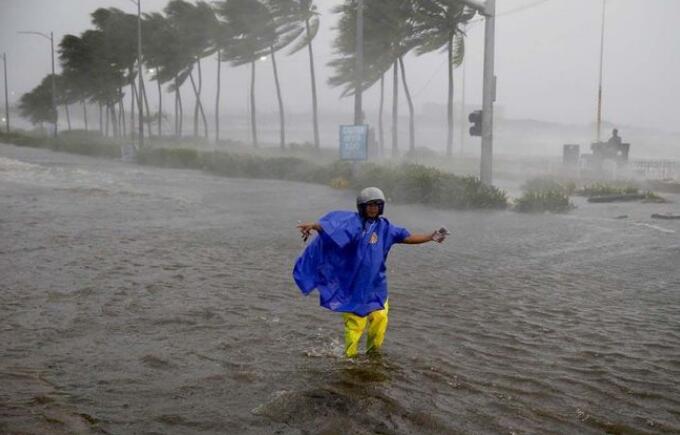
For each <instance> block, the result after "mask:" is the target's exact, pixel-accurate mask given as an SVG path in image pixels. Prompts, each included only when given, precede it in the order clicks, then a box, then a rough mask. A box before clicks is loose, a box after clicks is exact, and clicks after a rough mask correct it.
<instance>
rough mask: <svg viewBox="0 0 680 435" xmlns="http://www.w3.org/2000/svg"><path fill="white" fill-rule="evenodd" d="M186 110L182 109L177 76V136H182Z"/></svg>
mask: <svg viewBox="0 0 680 435" xmlns="http://www.w3.org/2000/svg"><path fill="white" fill-rule="evenodd" d="M183 117H184V110H183V108H182V95H181V94H180V93H179V79H178V78H177V76H175V136H176V137H181V136H182V119H183Z"/></svg>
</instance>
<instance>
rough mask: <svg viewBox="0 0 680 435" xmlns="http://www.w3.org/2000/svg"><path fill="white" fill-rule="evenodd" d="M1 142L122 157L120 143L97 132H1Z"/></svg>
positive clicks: (89, 154) (92, 154)
mask: <svg viewBox="0 0 680 435" xmlns="http://www.w3.org/2000/svg"><path fill="white" fill-rule="evenodd" d="M0 142H5V143H11V144H14V145H17V146H30V147H38V148H49V149H51V150H54V151H64V152H69V153H74V154H83V155H87V156H99V157H111V158H117V157H120V143H118V142H116V141H112V140H111V139H108V138H104V137H102V136H100V135H99V134H98V133H95V132H86V131H84V130H72V131H70V132H63V133H61V134H60V135H59V137H58V138H56V139H55V138H52V137H44V136H31V135H25V134H19V133H10V134H5V133H0Z"/></svg>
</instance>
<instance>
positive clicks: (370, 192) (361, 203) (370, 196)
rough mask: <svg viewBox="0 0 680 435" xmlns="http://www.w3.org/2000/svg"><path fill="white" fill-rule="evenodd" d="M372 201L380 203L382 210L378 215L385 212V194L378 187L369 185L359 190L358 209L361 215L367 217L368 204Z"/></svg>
mask: <svg viewBox="0 0 680 435" xmlns="http://www.w3.org/2000/svg"><path fill="white" fill-rule="evenodd" d="M371 201H376V202H378V204H379V207H380V211H379V212H378V216H380V215H381V214H383V210H384V208H385V194H384V193H383V191H382V190H380V189H378V188H377V187H367V188H365V189H363V190H362V191H361V192H359V195H358V196H357V210H358V211H359V214H360V215H361V217H366V204H368V203H369V202H371Z"/></svg>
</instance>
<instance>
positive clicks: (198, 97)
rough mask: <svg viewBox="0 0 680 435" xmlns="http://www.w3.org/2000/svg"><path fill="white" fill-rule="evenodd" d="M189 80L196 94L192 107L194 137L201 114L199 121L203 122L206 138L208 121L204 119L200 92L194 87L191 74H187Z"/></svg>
mask: <svg viewBox="0 0 680 435" xmlns="http://www.w3.org/2000/svg"><path fill="white" fill-rule="evenodd" d="M189 80H190V81H191V87H192V88H193V89H194V94H196V105H195V106H194V137H198V114H199V113H200V114H201V119H202V121H203V129H204V135H205V137H206V138H207V137H208V120H207V119H206V117H205V112H204V111H203V104H202V103H201V91H200V89H199V88H197V87H196V82H195V81H194V76H193V74H191V73H190V74H189Z"/></svg>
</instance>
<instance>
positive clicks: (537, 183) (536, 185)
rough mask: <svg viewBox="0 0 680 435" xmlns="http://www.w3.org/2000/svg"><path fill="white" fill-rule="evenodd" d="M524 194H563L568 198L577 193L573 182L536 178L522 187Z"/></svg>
mask: <svg viewBox="0 0 680 435" xmlns="http://www.w3.org/2000/svg"><path fill="white" fill-rule="evenodd" d="M522 190H523V191H524V192H551V191H555V192H563V193H565V194H566V195H567V196H570V195H573V194H574V192H575V191H576V184H575V183H574V182H573V181H568V182H560V181H557V180H556V179H554V178H549V177H536V178H532V179H530V180H528V181H527V182H526V183H524V185H523V186H522Z"/></svg>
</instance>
